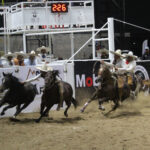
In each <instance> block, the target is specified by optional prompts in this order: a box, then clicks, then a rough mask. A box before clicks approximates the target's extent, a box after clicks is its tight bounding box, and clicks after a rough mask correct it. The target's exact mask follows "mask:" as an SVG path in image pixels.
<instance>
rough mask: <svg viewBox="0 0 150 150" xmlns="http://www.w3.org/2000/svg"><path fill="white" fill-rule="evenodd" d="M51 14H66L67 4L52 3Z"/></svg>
mask: <svg viewBox="0 0 150 150" xmlns="http://www.w3.org/2000/svg"><path fill="white" fill-rule="evenodd" d="M51 12H52V13H67V12H68V3H52V5H51Z"/></svg>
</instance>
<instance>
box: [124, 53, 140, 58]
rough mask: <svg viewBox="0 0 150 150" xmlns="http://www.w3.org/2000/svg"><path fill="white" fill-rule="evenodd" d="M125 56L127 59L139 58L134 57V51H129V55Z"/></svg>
mask: <svg viewBox="0 0 150 150" xmlns="http://www.w3.org/2000/svg"><path fill="white" fill-rule="evenodd" d="M124 56H125V57H132V58H134V59H137V58H138V57H137V56H135V55H133V52H132V51H129V53H128V54H125V55H124Z"/></svg>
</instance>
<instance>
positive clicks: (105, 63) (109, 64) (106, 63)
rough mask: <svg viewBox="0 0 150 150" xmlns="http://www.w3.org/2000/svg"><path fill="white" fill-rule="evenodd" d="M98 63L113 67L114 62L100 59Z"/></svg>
mask: <svg viewBox="0 0 150 150" xmlns="http://www.w3.org/2000/svg"><path fill="white" fill-rule="evenodd" d="M100 63H101V64H102V65H103V66H105V67H110V68H113V67H114V64H112V63H109V62H106V61H104V60H101V61H100Z"/></svg>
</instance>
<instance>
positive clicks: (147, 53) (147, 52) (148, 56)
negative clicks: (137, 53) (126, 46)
mask: <svg viewBox="0 0 150 150" xmlns="http://www.w3.org/2000/svg"><path fill="white" fill-rule="evenodd" d="M142 59H143V60H150V50H149V47H148V46H146V47H145V52H144V54H143V56H142Z"/></svg>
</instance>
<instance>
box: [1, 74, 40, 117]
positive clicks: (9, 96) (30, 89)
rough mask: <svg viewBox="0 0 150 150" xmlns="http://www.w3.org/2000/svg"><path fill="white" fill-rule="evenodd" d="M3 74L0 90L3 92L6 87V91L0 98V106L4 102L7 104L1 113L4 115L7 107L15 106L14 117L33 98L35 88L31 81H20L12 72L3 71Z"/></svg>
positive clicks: (35, 91) (35, 92)
mask: <svg viewBox="0 0 150 150" xmlns="http://www.w3.org/2000/svg"><path fill="white" fill-rule="evenodd" d="M3 76H4V78H3V79H2V82H3V83H2V85H1V88H0V91H1V92H3V91H4V90H6V89H8V91H7V92H6V93H5V95H4V97H3V98H2V99H1V101H0V107H1V106H3V105H4V104H8V105H7V106H6V107H4V109H3V110H2V112H1V115H4V114H5V111H6V110H7V109H9V108H12V107H15V106H17V107H16V113H15V114H14V117H16V116H17V115H18V114H19V113H20V112H21V111H22V110H23V109H25V108H26V107H27V106H28V105H29V104H30V103H31V102H32V101H33V100H34V98H35V95H36V94H37V88H36V86H35V85H33V84H31V83H21V82H20V81H19V80H18V78H16V77H15V76H13V75H12V73H7V74H5V73H3ZM22 104H23V106H22Z"/></svg>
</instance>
